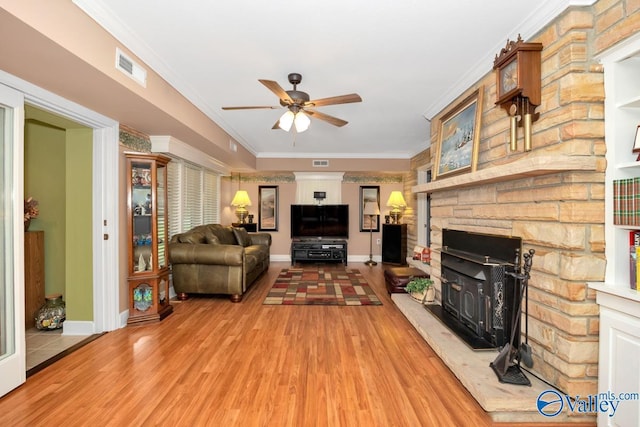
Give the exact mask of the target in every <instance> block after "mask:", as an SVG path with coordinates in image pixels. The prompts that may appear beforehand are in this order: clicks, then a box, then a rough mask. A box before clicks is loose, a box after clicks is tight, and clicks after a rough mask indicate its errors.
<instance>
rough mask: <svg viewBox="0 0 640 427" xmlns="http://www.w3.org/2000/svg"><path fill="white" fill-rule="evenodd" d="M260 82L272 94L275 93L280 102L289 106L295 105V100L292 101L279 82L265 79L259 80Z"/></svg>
mask: <svg viewBox="0 0 640 427" xmlns="http://www.w3.org/2000/svg"><path fill="white" fill-rule="evenodd" d="M258 81H259V82H260V83H262V84H263V85H265V86H266V87H267V89H269V90H270V91H271V92H273V93H275V94H276V96H277V97H278V98H279V99H280V100H282V101H284V102H286V103H287V104H293V100H292V99H291V97H290V96H289V94H288V93H287V92H286V91H285V90H284V89H282V86H280V85H279V84H278V82H274V81H273V80H263V79H258Z"/></svg>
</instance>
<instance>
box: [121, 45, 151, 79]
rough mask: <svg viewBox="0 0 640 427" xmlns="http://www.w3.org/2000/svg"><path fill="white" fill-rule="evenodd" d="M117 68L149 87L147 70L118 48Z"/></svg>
mask: <svg viewBox="0 0 640 427" xmlns="http://www.w3.org/2000/svg"><path fill="white" fill-rule="evenodd" d="M116 68H117V69H118V70H120V71H122V72H123V73H125V74H126V75H127V76H129V77H131V78H132V79H133V80H135V81H137V82H138V83H140V84H141V85H142V86H144V87H147V70H145V69H144V68H142V67H141V66H140V65H138V64H136V63H135V62H134V61H133V59H131V58H129V57H128V56H127V55H125V54H124V52H122V51H121V50H120V49H118V48H116Z"/></svg>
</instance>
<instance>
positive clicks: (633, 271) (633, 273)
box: [629, 230, 640, 290]
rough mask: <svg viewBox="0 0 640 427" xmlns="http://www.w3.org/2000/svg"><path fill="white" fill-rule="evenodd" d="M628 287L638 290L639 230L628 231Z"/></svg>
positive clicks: (639, 277)
mask: <svg viewBox="0 0 640 427" xmlns="http://www.w3.org/2000/svg"><path fill="white" fill-rule="evenodd" d="M629 287H630V288H631V289H635V290H640V230H633V231H630V232H629Z"/></svg>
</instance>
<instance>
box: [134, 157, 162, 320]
mask: <svg viewBox="0 0 640 427" xmlns="http://www.w3.org/2000/svg"><path fill="white" fill-rule="evenodd" d="M125 156H126V159H127V175H126V177H127V210H128V213H127V217H128V225H127V227H128V238H129V239H128V242H129V244H128V247H129V250H128V255H129V278H128V282H129V319H128V321H127V323H129V324H132V323H140V322H149V321H157V320H162V319H164V318H165V317H166V316H168V315H169V314H171V312H172V311H173V307H172V306H171V304H170V303H169V265H168V251H167V248H168V240H167V239H168V229H167V227H168V224H167V164H168V163H169V160H170V159H169V158H168V157H165V156H162V155H159V154H142V153H125Z"/></svg>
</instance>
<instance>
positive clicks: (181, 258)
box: [169, 243, 244, 266]
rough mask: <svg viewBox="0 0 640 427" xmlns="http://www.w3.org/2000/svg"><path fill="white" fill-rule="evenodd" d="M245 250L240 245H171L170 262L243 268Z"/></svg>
mask: <svg viewBox="0 0 640 427" xmlns="http://www.w3.org/2000/svg"><path fill="white" fill-rule="evenodd" d="M243 258H244V248H243V247H242V246H238V245H216V244H213V245H211V244H193V243H171V244H170V245H169V262H171V263H172V264H215V265H239V266H242V262H243Z"/></svg>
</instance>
